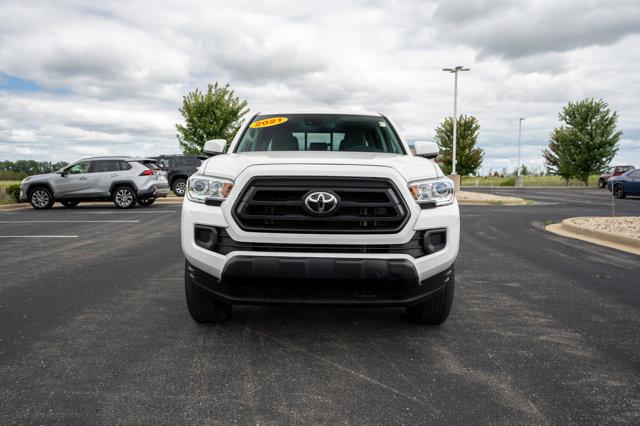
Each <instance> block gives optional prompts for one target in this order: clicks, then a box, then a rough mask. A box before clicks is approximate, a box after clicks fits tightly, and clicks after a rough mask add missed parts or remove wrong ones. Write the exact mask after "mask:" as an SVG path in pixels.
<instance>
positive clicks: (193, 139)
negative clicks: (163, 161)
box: [176, 82, 249, 155]
mask: <svg viewBox="0 0 640 426" xmlns="http://www.w3.org/2000/svg"><path fill="white" fill-rule="evenodd" d="M179 111H180V113H181V114H182V116H183V117H184V125H182V124H176V130H177V131H178V134H177V137H178V143H179V144H180V149H181V150H182V152H184V153H185V154H190V155H195V154H202V148H203V147H204V143H205V142H206V141H208V140H210V139H225V140H226V141H227V143H229V142H230V141H231V139H233V136H234V135H235V134H236V133H237V132H238V129H240V124H241V122H242V119H243V117H244V116H245V115H246V114H247V112H249V108H247V101H244V100H240V98H239V97H237V96H235V95H234V92H233V90H231V89H229V85H228V84H227V85H226V86H224V87H222V86H219V85H218V83H217V82H216V83H215V84H214V85H211V84H209V85H208V86H207V91H206V92H204V93H203V92H201V91H200V90H198V89H196V90H194V91H193V92H189V93H188V94H187V95H186V96H183V98H182V107H181V108H179Z"/></svg>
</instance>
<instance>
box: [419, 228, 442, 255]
mask: <svg viewBox="0 0 640 426" xmlns="http://www.w3.org/2000/svg"><path fill="white" fill-rule="evenodd" d="M422 241H423V244H424V248H425V250H427V252H428V253H429V254H432V253H435V252H438V251H440V250H442V249H443V248H445V246H446V245H447V230H446V229H430V230H428V231H425V232H424V237H423V240H422Z"/></svg>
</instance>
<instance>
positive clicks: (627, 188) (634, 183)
mask: <svg viewBox="0 0 640 426" xmlns="http://www.w3.org/2000/svg"><path fill="white" fill-rule="evenodd" d="M607 188H609V190H610V191H612V192H613V195H614V197H616V198H626V197H627V195H640V169H637V170H631V171H629V172H627V173H625V174H623V175H620V176H614V177H611V178H609V181H608V182H607Z"/></svg>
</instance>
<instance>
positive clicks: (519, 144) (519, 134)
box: [517, 117, 524, 176]
mask: <svg viewBox="0 0 640 426" xmlns="http://www.w3.org/2000/svg"><path fill="white" fill-rule="evenodd" d="M522 120H524V117H522V118H520V120H519V121H518V170H517V175H518V176H520V152H521V144H522Z"/></svg>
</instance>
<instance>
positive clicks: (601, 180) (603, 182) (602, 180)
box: [598, 179, 607, 188]
mask: <svg viewBox="0 0 640 426" xmlns="http://www.w3.org/2000/svg"><path fill="white" fill-rule="evenodd" d="M598 186H599V187H600V188H604V187H605V186H607V182H605V181H604V179H599V180H598Z"/></svg>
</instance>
